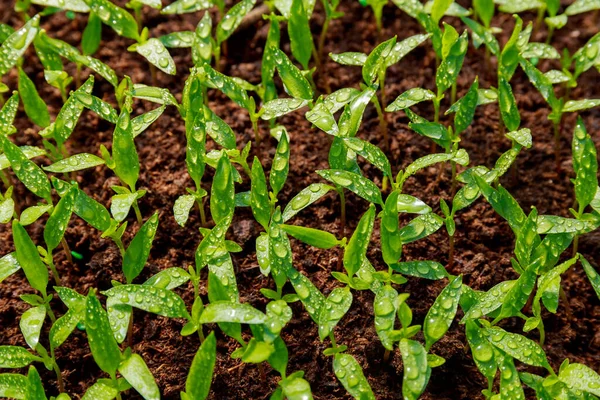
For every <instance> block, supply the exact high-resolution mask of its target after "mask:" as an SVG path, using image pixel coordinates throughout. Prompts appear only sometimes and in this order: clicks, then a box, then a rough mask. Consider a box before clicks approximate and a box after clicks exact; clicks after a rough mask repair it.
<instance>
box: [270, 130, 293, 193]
mask: <svg viewBox="0 0 600 400" xmlns="http://www.w3.org/2000/svg"><path fill="white" fill-rule="evenodd" d="M289 170H290V144H289V141H288V138H287V135H282V136H281V139H280V140H279V143H278V144H277V150H276V151H275V156H274V157H273V164H272V165H271V173H270V174H269V183H270V184H271V189H272V190H273V195H274V196H277V194H278V193H279V191H280V190H281V189H282V188H283V185H284V184H285V181H286V179H287V175H288V172H289Z"/></svg>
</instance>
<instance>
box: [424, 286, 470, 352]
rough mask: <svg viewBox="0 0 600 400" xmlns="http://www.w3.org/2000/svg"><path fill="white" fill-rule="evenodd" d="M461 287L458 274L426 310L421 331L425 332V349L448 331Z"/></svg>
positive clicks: (454, 313) (456, 307)
mask: <svg viewBox="0 0 600 400" xmlns="http://www.w3.org/2000/svg"><path fill="white" fill-rule="evenodd" d="M461 287H462V276H460V275H459V276H457V277H456V278H454V279H453V280H452V281H450V283H448V286H446V287H445V288H444V290H442V292H441V293H440V294H439V296H438V297H437V298H436V299H435V302H434V303H433V305H432V306H431V308H430V309H429V311H428V312H427V316H425V323H424V324H423V333H424V334H425V341H426V346H425V348H426V349H427V350H429V349H430V348H431V346H432V345H433V344H434V343H435V342H437V341H438V340H440V339H441V338H442V336H444V334H445V333H446V332H447V331H448V328H450V325H451V324H452V321H453V320H454V316H455V315H456V310H457V309H458V302H459V300H460V294H461Z"/></svg>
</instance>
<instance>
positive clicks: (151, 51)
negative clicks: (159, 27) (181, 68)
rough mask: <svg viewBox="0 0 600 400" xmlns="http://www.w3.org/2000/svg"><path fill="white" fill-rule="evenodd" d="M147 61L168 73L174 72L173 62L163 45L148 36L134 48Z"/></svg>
mask: <svg viewBox="0 0 600 400" xmlns="http://www.w3.org/2000/svg"><path fill="white" fill-rule="evenodd" d="M135 51H137V52H138V53H139V54H140V55H142V56H143V57H144V58H145V59H146V60H148V62H149V63H150V64H152V65H154V66H156V67H157V68H158V69H160V70H161V71H163V72H164V73H166V74H169V75H175V74H176V68H175V62H174V61H173V59H172V58H171V55H170V54H169V52H168V51H167V49H166V48H165V45H164V44H163V43H162V42H161V41H160V40H158V39H156V38H150V39H148V41H146V42H145V43H143V44H140V45H137V47H136V48H135Z"/></svg>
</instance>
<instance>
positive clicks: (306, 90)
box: [273, 48, 313, 100]
mask: <svg viewBox="0 0 600 400" xmlns="http://www.w3.org/2000/svg"><path fill="white" fill-rule="evenodd" d="M273 59H274V60H275V66H276V68H277V72H278V73H279V76H280V77H281V80H282V81H283V86H284V89H285V91H286V93H288V94H289V95H290V96H292V97H295V98H297V99H304V100H312V98H313V91H312V89H311V87H310V84H309V83H308V81H307V80H306V78H305V77H304V76H303V75H302V73H301V72H300V70H299V69H298V68H296V66H295V65H294V64H292V62H291V61H290V59H289V58H288V56H286V55H285V53H284V52H283V51H281V50H279V49H276V48H273Z"/></svg>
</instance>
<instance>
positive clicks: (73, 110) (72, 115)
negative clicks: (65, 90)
mask: <svg viewBox="0 0 600 400" xmlns="http://www.w3.org/2000/svg"><path fill="white" fill-rule="evenodd" d="M93 87H94V77H93V76H90V77H89V78H88V80H87V81H85V83H84V84H83V85H81V86H80V87H79V88H78V89H77V90H76V91H75V92H74V93H88V94H91V93H92V89H93ZM74 93H72V94H71V95H70V96H69V98H68V99H67V101H66V103H65V104H64V105H63V106H62V108H61V109H60V111H59V113H58V115H57V116H56V120H55V121H54V124H53V125H50V127H52V126H54V128H53V131H52V137H53V138H54V140H56V144H57V145H58V147H60V146H62V145H63V144H64V143H65V142H66V141H67V139H68V138H69V136H71V133H73V130H74V129H75V125H76V124H77V121H78V120H79V116H80V115H81V113H82V112H83V108H84V106H83V104H82V103H81V102H80V101H79V100H77V98H76V97H75V96H74Z"/></svg>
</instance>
